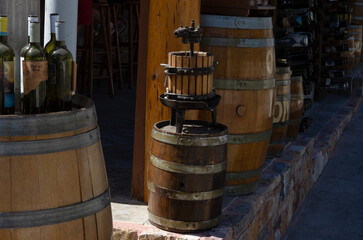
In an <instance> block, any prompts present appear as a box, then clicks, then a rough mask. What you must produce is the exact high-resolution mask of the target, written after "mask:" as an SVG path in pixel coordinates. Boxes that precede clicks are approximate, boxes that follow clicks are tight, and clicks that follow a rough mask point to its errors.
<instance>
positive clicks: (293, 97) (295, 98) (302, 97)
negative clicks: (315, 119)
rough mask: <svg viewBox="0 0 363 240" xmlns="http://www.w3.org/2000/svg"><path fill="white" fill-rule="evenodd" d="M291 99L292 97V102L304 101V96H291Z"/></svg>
mask: <svg viewBox="0 0 363 240" xmlns="http://www.w3.org/2000/svg"><path fill="white" fill-rule="evenodd" d="M290 97H291V100H304V96H303V95H298V94H291V95H290Z"/></svg>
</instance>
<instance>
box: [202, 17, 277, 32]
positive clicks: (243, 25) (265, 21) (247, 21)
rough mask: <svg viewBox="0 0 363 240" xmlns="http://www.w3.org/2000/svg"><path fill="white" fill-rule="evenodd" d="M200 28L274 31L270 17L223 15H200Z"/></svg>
mask: <svg viewBox="0 0 363 240" xmlns="http://www.w3.org/2000/svg"><path fill="white" fill-rule="evenodd" d="M200 26H202V27H213V28H232V29H271V30H272V29H273V25H272V18H270V17H262V18H258V17H234V16H221V15H203V14H202V15H200Z"/></svg>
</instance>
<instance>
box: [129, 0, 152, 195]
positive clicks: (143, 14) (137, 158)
mask: <svg viewBox="0 0 363 240" xmlns="http://www.w3.org/2000/svg"><path fill="white" fill-rule="evenodd" d="M149 1H150V0H141V1H140V25H139V53H138V71H137V86H136V107H135V131H134V154H133V167H132V184H131V196H132V197H133V198H135V199H137V200H139V201H143V200H144V166H145V104H146V66H147V62H146V59H147V43H148V37H147V36H148V23H149V4H150V3H149Z"/></svg>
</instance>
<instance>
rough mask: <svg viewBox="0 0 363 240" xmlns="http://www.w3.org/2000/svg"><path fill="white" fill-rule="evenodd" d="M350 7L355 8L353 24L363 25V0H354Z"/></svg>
mask: <svg viewBox="0 0 363 240" xmlns="http://www.w3.org/2000/svg"><path fill="white" fill-rule="evenodd" d="M350 7H351V8H352V9H353V14H352V24H358V25H363V0H352V1H351V3H350Z"/></svg>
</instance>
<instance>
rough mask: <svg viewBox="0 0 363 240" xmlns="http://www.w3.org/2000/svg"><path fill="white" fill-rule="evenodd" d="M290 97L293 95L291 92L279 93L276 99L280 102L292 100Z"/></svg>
mask: <svg viewBox="0 0 363 240" xmlns="http://www.w3.org/2000/svg"><path fill="white" fill-rule="evenodd" d="M290 99H291V95H290V94H285V95H277V96H276V101H278V102H283V101H290Z"/></svg>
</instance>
